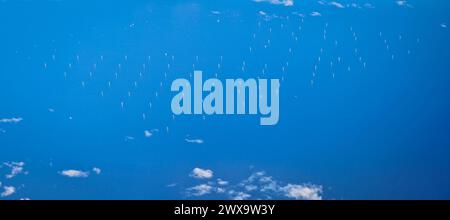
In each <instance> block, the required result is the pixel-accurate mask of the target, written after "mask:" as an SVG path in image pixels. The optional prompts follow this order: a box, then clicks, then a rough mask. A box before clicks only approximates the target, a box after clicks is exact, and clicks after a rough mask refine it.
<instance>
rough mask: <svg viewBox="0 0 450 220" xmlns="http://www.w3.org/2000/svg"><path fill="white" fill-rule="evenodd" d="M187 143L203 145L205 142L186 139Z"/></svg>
mask: <svg viewBox="0 0 450 220" xmlns="http://www.w3.org/2000/svg"><path fill="white" fill-rule="evenodd" d="M184 140H185V141H186V142H188V143H191V144H203V143H204V141H203V140H202V139H190V138H185V139H184Z"/></svg>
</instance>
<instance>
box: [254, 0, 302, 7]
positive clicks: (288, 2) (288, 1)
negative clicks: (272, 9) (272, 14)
mask: <svg viewBox="0 0 450 220" xmlns="http://www.w3.org/2000/svg"><path fill="white" fill-rule="evenodd" d="M253 1H254V2H267V3H270V4H272V5H284V6H293V5H294V0H253Z"/></svg>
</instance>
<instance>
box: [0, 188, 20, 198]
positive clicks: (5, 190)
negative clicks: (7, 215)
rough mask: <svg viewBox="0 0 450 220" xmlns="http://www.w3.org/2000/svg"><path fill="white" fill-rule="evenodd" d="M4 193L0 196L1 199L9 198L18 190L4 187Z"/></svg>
mask: <svg viewBox="0 0 450 220" xmlns="http://www.w3.org/2000/svg"><path fill="white" fill-rule="evenodd" d="M3 190H4V191H3V192H2V193H1V194H0V197H7V196H10V195H12V194H14V193H15V192H16V188H15V187H14V186H4V187H3Z"/></svg>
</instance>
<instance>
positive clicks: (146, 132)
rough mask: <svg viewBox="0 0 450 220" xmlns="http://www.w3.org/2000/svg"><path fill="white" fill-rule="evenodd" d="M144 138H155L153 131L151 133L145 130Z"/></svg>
mask: <svg viewBox="0 0 450 220" xmlns="http://www.w3.org/2000/svg"><path fill="white" fill-rule="evenodd" d="M144 136H145V137H147V138H148V137H151V136H153V133H152V132H151V131H149V130H145V131H144Z"/></svg>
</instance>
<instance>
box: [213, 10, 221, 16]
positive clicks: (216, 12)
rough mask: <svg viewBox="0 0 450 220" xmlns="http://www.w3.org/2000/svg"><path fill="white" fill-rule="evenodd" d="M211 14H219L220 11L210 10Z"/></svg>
mask: <svg viewBox="0 0 450 220" xmlns="http://www.w3.org/2000/svg"><path fill="white" fill-rule="evenodd" d="M211 14H213V15H220V14H222V13H221V12H220V11H211Z"/></svg>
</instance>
